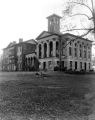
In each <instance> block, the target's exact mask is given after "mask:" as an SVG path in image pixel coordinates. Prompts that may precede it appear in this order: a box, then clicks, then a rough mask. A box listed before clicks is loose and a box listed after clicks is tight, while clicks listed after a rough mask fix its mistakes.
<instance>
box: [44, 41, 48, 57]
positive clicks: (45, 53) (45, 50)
mask: <svg viewBox="0 0 95 120" xmlns="http://www.w3.org/2000/svg"><path fill="white" fill-rule="evenodd" d="M44 57H47V44H46V43H44Z"/></svg>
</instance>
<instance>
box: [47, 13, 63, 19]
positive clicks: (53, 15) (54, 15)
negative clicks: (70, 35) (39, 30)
mask: <svg viewBox="0 0 95 120" xmlns="http://www.w3.org/2000/svg"><path fill="white" fill-rule="evenodd" d="M51 17H58V18H59V19H61V18H62V17H61V16H59V15H56V14H52V15H50V16H48V17H47V19H49V18H51Z"/></svg>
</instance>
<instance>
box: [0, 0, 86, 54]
mask: <svg viewBox="0 0 95 120" xmlns="http://www.w3.org/2000/svg"><path fill="white" fill-rule="evenodd" d="M66 1H67V0H0V54H1V53H2V49H3V48H5V47H7V45H8V44H9V43H10V42H13V41H16V42H18V41H19V38H23V41H26V40H29V39H35V38H36V37H37V36H38V35H39V34H40V33H41V32H42V31H44V30H47V29H48V26H47V25H48V24H47V19H46V18H47V17H48V16H49V15H51V14H53V13H55V14H58V15H60V16H62V10H63V9H64V6H65V2H66ZM86 12H87V11H86ZM73 20H75V18H74V19H73ZM68 21H70V20H69V19H68ZM82 21H83V20H82ZM66 23H68V22H65V21H64V22H63V24H66ZM73 23H74V24H75V21H74V22H73ZM76 23H78V20H76ZM84 23H86V22H85V20H84ZM84 23H83V25H84Z"/></svg>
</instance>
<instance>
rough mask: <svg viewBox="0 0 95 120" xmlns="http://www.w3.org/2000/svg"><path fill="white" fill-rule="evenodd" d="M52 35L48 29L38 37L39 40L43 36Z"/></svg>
mask: <svg viewBox="0 0 95 120" xmlns="http://www.w3.org/2000/svg"><path fill="white" fill-rule="evenodd" d="M50 35H52V34H51V33H49V32H47V31H43V32H42V33H41V34H40V35H39V36H38V37H37V38H36V39H37V40H39V39H41V38H45V37H47V36H50Z"/></svg>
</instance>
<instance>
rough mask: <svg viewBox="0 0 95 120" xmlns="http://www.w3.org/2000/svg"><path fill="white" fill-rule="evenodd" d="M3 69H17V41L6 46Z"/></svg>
mask: <svg viewBox="0 0 95 120" xmlns="http://www.w3.org/2000/svg"><path fill="white" fill-rule="evenodd" d="M2 59H3V60H2V70H3V71H15V70H16V65H17V61H16V42H15V41H14V42H11V43H10V44H9V45H8V46H7V47H6V48H4V49H3V58H2Z"/></svg>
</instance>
